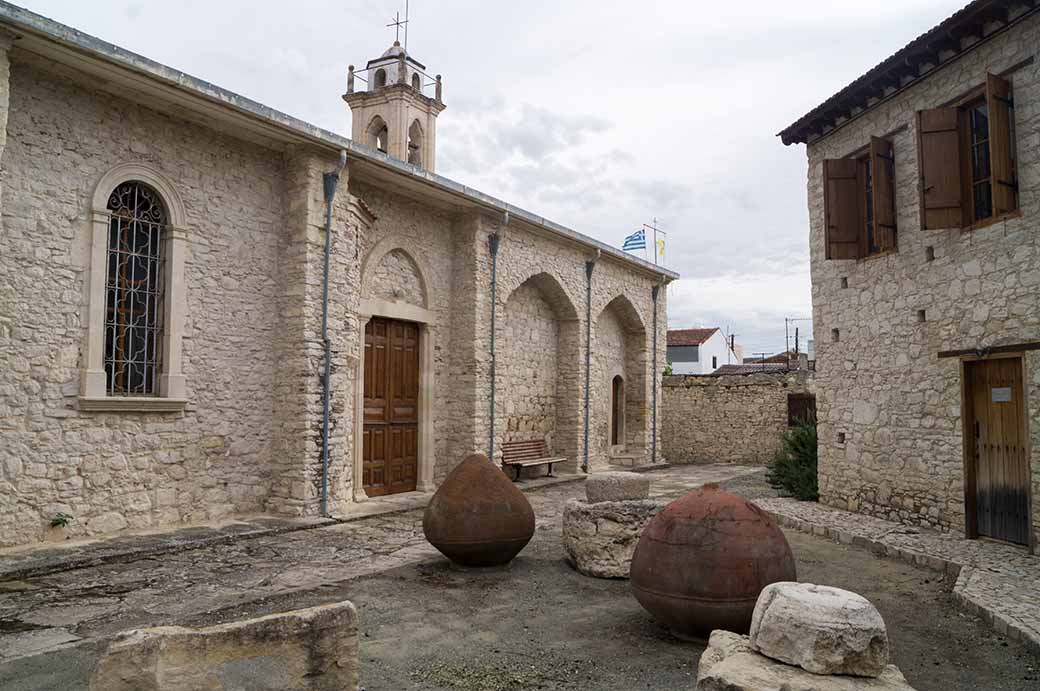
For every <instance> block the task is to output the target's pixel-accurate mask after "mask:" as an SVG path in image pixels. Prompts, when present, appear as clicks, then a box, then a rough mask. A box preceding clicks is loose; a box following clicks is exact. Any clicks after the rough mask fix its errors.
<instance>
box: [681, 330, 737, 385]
mask: <svg viewBox="0 0 1040 691" xmlns="http://www.w3.org/2000/svg"><path fill="white" fill-rule="evenodd" d="M743 361H744V358H743V348H741V347H740V346H738V345H736V344H734V343H732V342H730V341H728V340H727V339H726V336H725V335H724V334H723V333H722V330H721V329H719V328H717V327H716V328H709V329H672V330H669V331H668V363H669V364H670V365H671V366H672V373H673V374H711V373H712V372H714V371H715V370H717V369H718V368H719V367H722V366H723V365H740V364H743Z"/></svg>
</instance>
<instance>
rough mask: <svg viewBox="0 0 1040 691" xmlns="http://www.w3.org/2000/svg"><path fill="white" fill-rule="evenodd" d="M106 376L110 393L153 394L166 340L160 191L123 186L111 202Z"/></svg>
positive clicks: (131, 184)
mask: <svg viewBox="0 0 1040 691" xmlns="http://www.w3.org/2000/svg"><path fill="white" fill-rule="evenodd" d="M108 211H109V213H110V214H111V216H110V220H109V226H108V255H107V260H106V279H105V375H106V379H107V388H108V393H109V395H113V396H155V395H158V379H159V373H160V371H161V357H162V341H163V322H164V311H163V302H164V299H163V297H164V296H163V292H164V289H165V267H164V265H163V251H162V249H163V235H164V232H165V228H166V225H167V214H166V209H165V207H164V206H163V203H162V200H161V199H160V198H159V195H158V193H156V191H155V190H153V189H152V188H151V187H148V186H147V185H145V184H143V183H140V182H125V183H123V184H121V185H120V186H119V187H117V188H116V189H115V190H114V191H113V192H112V194H111V195H110V196H109V199H108Z"/></svg>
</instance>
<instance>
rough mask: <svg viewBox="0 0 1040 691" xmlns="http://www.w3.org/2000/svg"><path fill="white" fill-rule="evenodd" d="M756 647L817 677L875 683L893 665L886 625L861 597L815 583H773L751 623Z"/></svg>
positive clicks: (762, 597)
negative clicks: (863, 679)
mask: <svg viewBox="0 0 1040 691" xmlns="http://www.w3.org/2000/svg"><path fill="white" fill-rule="evenodd" d="M750 636H751V647H752V648H753V649H754V650H755V651H757V652H759V653H762V654H763V655H766V656H768V657H771V658H773V659H774V660H780V661H781V662H786V663H788V664H792V665H798V666H799V667H801V668H803V669H805V670H807V671H809V672H813V673H814V674H850V675H854V676H860V677H876V676H879V675H881V674H882V673H883V672H884V671H885V667H886V665H887V664H888V633H887V631H886V629H885V621H884V619H882V618H881V614H880V613H879V612H878V611H877V608H875V607H874V605H872V604H871V603H870V601H869V600H867V599H866V598H864V597H863V596H861V595H857V594H856V593H853V592H849V591H848V590H841V589H840V588H832V587H830V586H826V585H813V584H812V583H790V582H781V583H773V584H771V585H768V586H766V587H765V588H764V589H763V590H762V594H761V595H759V596H758V602H757V603H756V604H755V612H754V614H753V615H752V617H751V632H750Z"/></svg>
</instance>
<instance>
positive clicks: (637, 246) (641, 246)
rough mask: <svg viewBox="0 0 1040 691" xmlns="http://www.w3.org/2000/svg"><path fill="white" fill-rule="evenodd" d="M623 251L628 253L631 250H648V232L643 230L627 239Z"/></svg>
mask: <svg viewBox="0 0 1040 691" xmlns="http://www.w3.org/2000/svg"><path fill="white" fill-rule="evenodd" d="M621 249H623V250H625V251H626V252H628V251H630V250H645V249H646V231H644V230H643V229H642V228H640V229H639V230H637V231H636V232H634V233H632V234H631V235H629V236H628V237H627V238H625V244H623V245H622V246H621Z"/></svg>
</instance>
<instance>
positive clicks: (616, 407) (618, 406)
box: [610, 374, 625, 446]
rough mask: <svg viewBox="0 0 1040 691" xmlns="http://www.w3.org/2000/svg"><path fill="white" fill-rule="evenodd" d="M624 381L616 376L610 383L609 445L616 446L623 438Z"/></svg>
mask: <svg viewBox="0 0 1040 691" xmlns="http://www.w3.org/2000/svg"><path fill="white" fill-rule="evenodd" d="M624 417H625V380H624V379H622V378H621V375H620V374H618V375H616V376H615V377H614V379H613V380H612V381H611V383H610V444H611V446H618V445H619V444H621V443H622V441H623V440H624V437H625V431H624Z"/></svg>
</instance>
